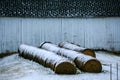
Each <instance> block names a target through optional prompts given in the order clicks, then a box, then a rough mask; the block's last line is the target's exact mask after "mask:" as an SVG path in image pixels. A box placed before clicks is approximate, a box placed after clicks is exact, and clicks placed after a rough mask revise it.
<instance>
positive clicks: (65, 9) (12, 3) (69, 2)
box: [0, 0, 120, 17]
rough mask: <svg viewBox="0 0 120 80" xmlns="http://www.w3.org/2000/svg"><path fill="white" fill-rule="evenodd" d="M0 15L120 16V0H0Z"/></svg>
mask: <svg viewBox="0 0 120 80" xmlns="http://www.w3.org/2000/svg"><path fill="white" fill-rule="evenodd" d="M0 16H1V17H3V16H8V17H112V16H114V17H115V16H119V17H120V0H0Z"/></svg>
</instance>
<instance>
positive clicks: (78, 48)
mask: <svg viewBox="0 0 120 80" xmlns="http://www.w3.org/2000/svg"><path fill="white" fill-rule="evenodd" d="M59 47H62V48H65V49H69V50H74V51H77V52H82V53H83V54H86V55H89V56H92V57H96V55H95V52H94V51H93V50H91V49H88V48H83V47H81V46H79V45H76V44H73V43H70V42H61V43H59Z"/></svg>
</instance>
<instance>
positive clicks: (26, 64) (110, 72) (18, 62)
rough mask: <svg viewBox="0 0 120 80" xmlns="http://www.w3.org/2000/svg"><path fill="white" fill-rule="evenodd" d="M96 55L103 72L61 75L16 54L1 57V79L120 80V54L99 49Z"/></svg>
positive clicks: (79, 72)
mask: <svg viewBox="0 0 120 80" xmlns="http://www.w3.org/2000/svg"><path fill="white" fill-rule="evenodd" d="M96 57H97V59H98V60H100V61H101V63H102V67H103V70H102V72H101V73H87V72H82V71H80V70H77V73H76V74H74V75H60V74H55V73H54V72H53V71H52V70H51V69H50V68H45V67H43V66H42V65H40V64H38V63H35V62H33V61H30V60H27V59H23V58H22V57H19V56H18V54H14V55H11V56H8V57H4V58H1V59H0V80H120V77H119V76H120V56H116V55H112V54H108V53H106V52H101V51H99V52H96ZM117 64H118V68H117Z"/></svg>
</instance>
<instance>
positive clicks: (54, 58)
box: [18, 44, 76, 74]
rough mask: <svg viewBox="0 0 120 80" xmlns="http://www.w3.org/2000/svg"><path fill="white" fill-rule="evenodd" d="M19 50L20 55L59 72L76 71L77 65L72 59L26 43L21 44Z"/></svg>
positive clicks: (68, 72) (70, 72)
mask: <svg viewBox="0 0 120 80" xmlns="http://www.w3.org/2000/svg"><path fill="white" fill-rule="evenodd" d="M18 51H19V55H20V56H22V57H24V58H27V59H30V60H34V61H36V62H38V63H40V64H42V65H43V66H45V67H50V68H51V69H52V70H53V71H54V72H55V73H57V74H75V73H76V67H75V65H74V63H73V62H72V61H70V60H68V59H67V58H64V57H61V56H59V55H56V54H55V53H53V52H49V51H46V50H43V49H39V48H37V47H32V46H28V45H25V44H22V45H20V46H19V49H18Z"/></svg>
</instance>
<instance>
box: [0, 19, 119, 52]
mask: <svg viewBox="0 0 120 80" xmlns="http://www.w3.org/2000/svg"><path fill="white" fill-rule="evenodd" d="M119 31H120V18H3V17H1V18H0V53H1V52H6V51H7V50H8V51H17V48H18V45H20V44H21V43H26V44H31V45H34V46H38V45H39V44H40V43H41V42H43V41H51V42H53V43H56V44H57V43H59V42H61V41H71V42H75V43H78V44H80V45H82V46H84V47H88V48H95V49H102V48H104V49H107V50H115V51H120V32H119Z"/></svg>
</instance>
